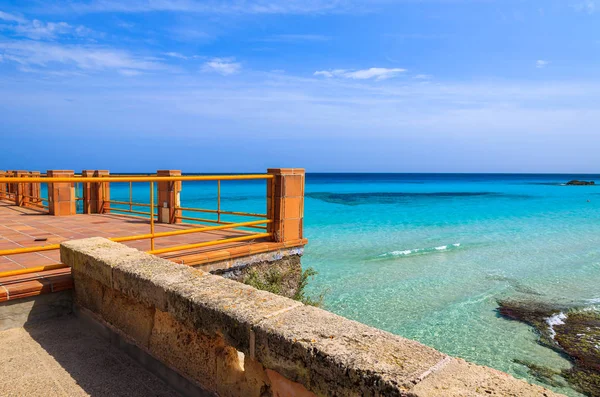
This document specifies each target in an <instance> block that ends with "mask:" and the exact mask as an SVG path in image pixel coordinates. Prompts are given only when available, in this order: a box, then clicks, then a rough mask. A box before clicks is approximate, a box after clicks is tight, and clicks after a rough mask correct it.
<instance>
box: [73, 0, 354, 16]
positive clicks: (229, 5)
mask: <svg viewBox="0 0 600 397" xmlns="http://www.w3.org/2000/svg"><path fill="white" fill-rule="evenodd" d="M70 8H71V9H73V10H74V11H77V12H88V13H93V12H128V13H139V12H155V11H169V12H194V13H211V14H314V13H326V12H335V11H344V10H349V9H356V8H362V5H361V4H360V2H356V1H353V0H335V1H330V0H158V1H156V0H129V1H118V0H92V1H89V2H85V3H73V4H70Z"/></svg>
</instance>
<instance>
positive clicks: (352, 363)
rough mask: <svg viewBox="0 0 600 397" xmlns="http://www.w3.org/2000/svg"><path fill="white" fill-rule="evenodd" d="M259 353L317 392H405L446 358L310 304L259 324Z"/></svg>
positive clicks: (263, 359)
mask: <svg viewBox="0 0 600 397" xmlns="http://www.w3.org/2000/svg"><path fill="white" fill-rule="evenodd" d="M255 332H256V357H257V359H258V361H260V362H261V363H263V365H264V366H265V367H267V368H271V369H275V370H277V371H278V372H279V373H281V374H282V375H283V376H285V377H287V378H289V379H291V380H293V381H296V382H300V383H302V384H303V385H305V386H306V387H307V388H308V389H309V390H311V391H313V392H315V393H316V394H317V395H328V394H332V395H364V396H369V395H379V394H383V395H402V393H403V392H405V391H407V390H409V389H410V388H411V387H412V385H413V382H414V381H415V380H416V379H417V378H418V377H419V376H420V375H421V374H423V373H424V372H426V371H427V370H429V368H431V367H432V366H434V365H436V364H437V363H438V362H440V361H441V360H443V359H444V358H445V357H446V356H445V355H444V354H442V353H440V352H438V351H436V350H434V349H432V348H430V347H427V346H425V345H422V344H420V343H418V342H415V341H411V340H408V339H405V338H402V337H399V336H396V335H392V334H390V333H388V332H384V331H381V330H377V329H375V328H371V327H368V326H366V325H364V324H361V323H358V322H355V321H351V320H348V319H345V318H343V317H340V316H337V315H335V314H332V313H329V312H327V311H325V310H321V309H318V308H315V307H311V306H302V307H300V308H297V309H294V310H291V311H288V312H286V313H283V314H281V315H279V316H277V317H274V318H272V319H269V320H266V321H263V322H262V323H260V324H258V325H257V326H256V327H255Z"/></svg>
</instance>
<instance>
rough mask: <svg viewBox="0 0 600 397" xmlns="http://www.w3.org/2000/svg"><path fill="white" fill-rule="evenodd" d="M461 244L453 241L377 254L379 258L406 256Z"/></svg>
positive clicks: (441, 249) (456, 246)
mask: <svg viewBox="0 0 600 397" xmlns="http://www.w3.org/2000/svg"><path fill="white" fill-rule="evenodd" d="M460 246H461V245H460V243H454V244H450V245H441V246H439V247H433V248H415V249H411V250H398V251H391V252H386V253H385V254H381V255H379V257H380V258H385V257H390V256H408V255H414V254H418V253H424V254H425V253H431V252H439V251H446V250H449V249H452V248H459V247H460Z"/></svg>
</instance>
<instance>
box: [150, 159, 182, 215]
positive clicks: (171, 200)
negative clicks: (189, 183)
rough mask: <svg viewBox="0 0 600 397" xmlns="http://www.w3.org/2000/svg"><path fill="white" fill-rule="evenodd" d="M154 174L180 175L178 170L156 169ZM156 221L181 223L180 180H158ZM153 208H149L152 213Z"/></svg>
mask: <svg viewBox="0 0 600 397" xmlns="http://www.w3.org/2000/svg"><path fill="white" fill-rule="evenodd" d="M156 176H181V171H180V170H158V171H156ZM157 186H158V201H157V204H158V222H159V223H181V219H179V218H178V217H179V216H181V210H178V209H177V208H178V207H180V206H181V181H172V182H158V183H157ZM152 211H154V208H152V209H151V210H150V212H151V213H152Z"/></svg>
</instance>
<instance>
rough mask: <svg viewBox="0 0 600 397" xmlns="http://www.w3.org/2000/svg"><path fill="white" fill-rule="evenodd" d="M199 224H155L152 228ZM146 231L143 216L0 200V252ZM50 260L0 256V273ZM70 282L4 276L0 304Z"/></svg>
mask: <svg viewBox="0 0 600 397" xmlns="http://www.w3.org/2000/svg"><path fill="white" fill-rule="evenodd" d="M201 226H202V225H189V224H188V225H174V224H158V223H156V224H155V232H157V233H158V232H165V231H171V230H180V229H186V228H195V227H201ZM149 232H150V226H149V221H148V220H147V219H143V218H137V217H133V216H125V215H117V214H103V215H99V214H93V215H74V216H65V217H56V216H50V215H48V214H47V213H46V212H42V211H38V210H35V209H31V208H25V207H17V206H15V205H14V204H13V203H11V202H8V201H0V250H4V249H13V248H20V247H33V246H44V245H48V244H57V243H60V242H61V241H67V240H74V239H81V238H86V237H120V236H129V235H138V234H146V233H149ZM246 233H247V232H244V231H239V230H217V231H209V232H202V233H191V234H186V235H179V236H171V237H162V238H157V239H155V248H156V249H160V248H165V247H172V246H177V245H183V244H193V243H200V242H204V241H211V240H218V239H224V238H231V237H239V236H243V235H244V234H246ZM305 243H306V240H297V241H287V242H285V243H275V242H269V241H267V240H264V239H258V240H250V241H244V242H234V243H228V244H222V245H218V246H211V247H203V248H197V249H193V250H188V251H185V252H182V251H179V252H170V253H168V254H162V255H160V256H162V257H164V258H166V259H169V260H172V261H176V262H178V263H184V264H189V265H201V264H207V263H210V262H215V261H222V260H227V259H230V258H236V257H242V256H246V255H250V254H255V253H261V252H268V251H276V250H278V249H282V248H286V247H293V246H300V245H304V244H305ZM125 244H127V245H129V246H131V247H134V248H137V249H140V250H150V240H138V241H131V242H126V243H125ZM56 263H60V254H59V252H58V250H53V251H44V252H39V253H27V254H16V255H9V256H0V272H4V271H9V270H18V269H23V268H31V267H38V266H45V265H51V264H56ZM72 286H73V282H72V279H71V275H70V269H57V270H50V271H45V272H43V273H32V274H24V275H19V276H12V277H4V278H0V302H2V301H6V300H13V299H18V298H24V297H28V296H35V295H39V294H41V293H47V292H57V291H60V290H64V289H70V288H72Z"/></svg>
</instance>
